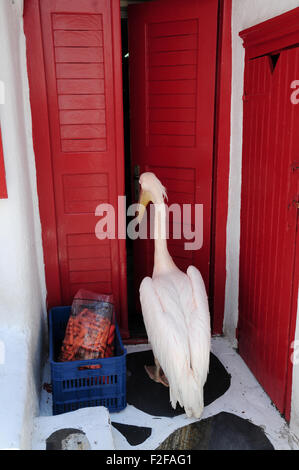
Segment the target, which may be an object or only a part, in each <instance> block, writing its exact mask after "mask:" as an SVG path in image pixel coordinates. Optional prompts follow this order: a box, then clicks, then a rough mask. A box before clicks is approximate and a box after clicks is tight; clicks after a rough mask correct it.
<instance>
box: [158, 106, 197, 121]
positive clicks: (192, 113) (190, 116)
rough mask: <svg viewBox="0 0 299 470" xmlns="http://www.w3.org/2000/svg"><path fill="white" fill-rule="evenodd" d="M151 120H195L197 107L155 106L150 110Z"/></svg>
mask: <svg viewBox="0 0 299 470" xmlns="http://www.w3.org/2000/svg"><path fill="white" fill-rule="evenodd" d="M149 119H150V121H186V122H194V121H195V119H196V110H195V108H169V109H167V108H154V109H150V110H149Z"/></svg>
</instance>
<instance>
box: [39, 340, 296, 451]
mask: <svg viewBox="0 0 299 470" xmlns="http://www.w3.org/2000/svg"><path fill="white" fill-rule="evenodd" d="M149 349H150V347H149V346H148V345H136V346H127V350H128V361H127V369H128V387H127V390H128V393H127V399H128V403H129V404H128V406H127V407H126V408H125V409H124V410H123V411H121V412H119V413H113V414H111V415H110V419H111V422H112V426H111V431H112V437H113V442H114V447H115V449H117V450H129V449H140V450H142V449H148V450H154V449H157V448H160V449H167V450H170V449H232V450H233V449H236V450H237V449H273V448H274V449H297V450H299V442H298V441H296V440H295V438H294V436H292V435H291V433H290V432H289V428H288V425H287V423H286V422H285V420H284V419H283V418H282V417H281V416H280V414H279V412H278V411H277V410H276V408H275V407H274V406H273V405H272V404H271V401H270V399H269V397H268V396H267V395H266V394H265V392H264V391H263V389H262V388H261V386H260V385H259V384H258V382H257V381H256V379H255V378H254V376H253V375H252V374H251V372H250V371H249V369H248V368H247V366H246V365H245V363H244V362H243V360H242V359H241V358H240V356H239V355H238V354H237V353H236V352H235V351H234V349H233V348H232V347H231V345H230V343H229V342H228V341H227V340H226V339H225V338H222V337H215V338H213V339H212V355H211V367H210V372H209V377H208V380H207V384H206V387H205V408H204V412H203V415H202V417H201V419H200V420H196V419H189V418H187V417H186V415H185V414H184V411H183V410H182V409H181V408H178V409H177V410H175V411H173V410H172V408H171V406H170V404H169V402H168V391H167V389H166V388H165V387H163V386H162V385H160V384H155V383H154V382H152V383H149V384H147V383H146V382H145V381H146V376H144V377H143V378H142V376H141V380H140V376H139V374H142V373H143V363H144V362H147V363H148V360H149V359H150V356H151V352H150V351H149ZM146 351H147V352H146ZM44 382H50V370H49V364H47V365H46V368H45V374H44ZM51 408H52V395H51V394H50V393H48V392H47V391H46V390H43V391H42V395H41V406H40V415H41V416H51V414H52V409H51ZM61 416H62V415H61ZM65 427H68V426H65Z"/></svg>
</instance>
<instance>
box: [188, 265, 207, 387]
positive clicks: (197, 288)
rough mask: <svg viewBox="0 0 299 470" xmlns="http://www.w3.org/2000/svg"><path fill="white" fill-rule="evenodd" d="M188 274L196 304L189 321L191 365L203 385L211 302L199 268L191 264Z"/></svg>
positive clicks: (205, 377) (205, 372)
mask: <svg viewBox="0 0 299 470" xmlns="http://www.w3.org/2000/svg"><path fill="white" fill-rule="evenodd" d="M187 276H188V277H189V279H190V281H191V285H192V291H193V298H194V302H195V306H196V308H195V309H194V310H193V311H192V312H191V315H190V322H189V325H190V327H189V335H190V336H189V337H190V348H191V367H192V369H193V371H194V374H195V377H196V380H197V381H198V383H199V384H200V385H201V386H202V387H203V386H204V384H205V381H206V379H207V374H208V370H209V360H210V347H211V329H210V312H209V303H208V297H207V293H206V288H205V284H204V281H203V278H202V276H201V274H200V272H199V271H198V269H197V268H195V267H194V266H189V268H188V269H187Z"/></svg>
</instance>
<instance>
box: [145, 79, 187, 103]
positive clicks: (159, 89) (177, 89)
mask: <svg viewBox="0 0 299 470" xmlns="http://www.w3.org/2000/svg"><path fill="white" fill-rule="evenodd" d="M148 90H149V93H150V94H169V93H173V94H174V95H179V94H195V93H196V80H167V81H166V80H165V81H157V82H149V83H148ZM173 99H174V100H175V99H176V98H175V97H174V98H173Z"/></svg>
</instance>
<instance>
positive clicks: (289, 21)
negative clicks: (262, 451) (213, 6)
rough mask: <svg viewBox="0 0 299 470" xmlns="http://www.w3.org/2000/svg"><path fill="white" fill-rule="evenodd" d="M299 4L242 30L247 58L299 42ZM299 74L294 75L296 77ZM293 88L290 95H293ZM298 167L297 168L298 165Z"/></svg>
mask: <svg viewBox="0 0 299 470" xmlns="http://www.w3.org/2000/svg"><path fill="white" fill-rule="evenodd" d="M298 24H299V7H298V8H295V9H294V10H291V11H289V12H287V13H284V14H282V15H279V16H277V17H275V18H272V19H270V20H268V21H264V22H263V23H260V24H258V25H255V26H253V27H251V28H248V29H246V30H244V31H242V32H240V33H239V34H240V37H241V38H242V39H243V45H244V48H245V62H246V61H249V60H250V59H252V58H256V57H260V56H263V55H265V54H269V53H274V52H275V51H280V50H282V49H285V48H290V47H292V46H294V45H298V44H299V28H298ZM295 78H297V77H294V79H295ZM291 91H292V90H291V88H290V95H291ZM294 171H296V170H295V169H294ZM297 217H298V216H297ZM298 243H299V240H298V231H297V233H296V247H297V250H296V259H295V260H294V273H293V295H292V307H291V319H290V326H289V345H290V346H289V353H288V358H289V360H288V364H287V373H286V391H285V418H286V420H287V421H289V420H290V414H291V394H292V375H293V364H292V362H291V359H290V358H291V354H292V352H293V350H292V347H291V343H292V341H293V340H294V338H295V329H296V319H297V303H298V285H299V259H298V258H299V253H298V246H299V245H298Z"/></svg>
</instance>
